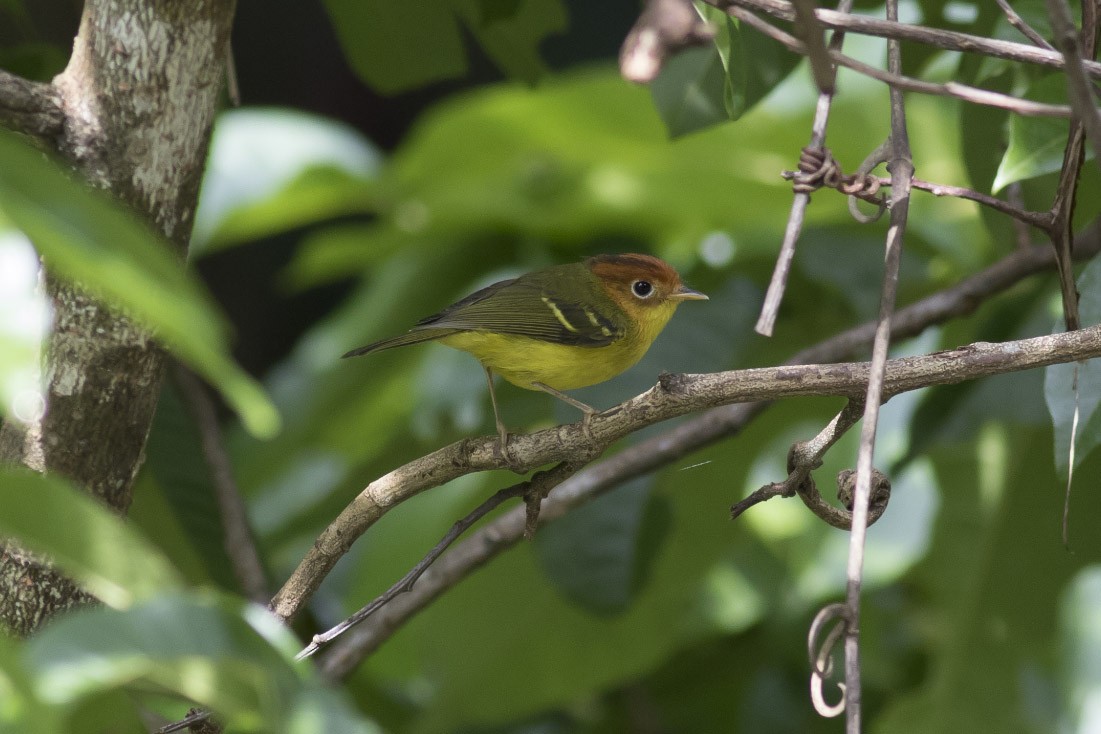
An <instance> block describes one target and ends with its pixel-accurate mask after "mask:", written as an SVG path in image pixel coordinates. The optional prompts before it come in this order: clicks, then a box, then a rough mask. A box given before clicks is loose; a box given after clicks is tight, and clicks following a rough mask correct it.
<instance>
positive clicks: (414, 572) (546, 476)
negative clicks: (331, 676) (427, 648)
mask: <svg viewBox="0 0 1101 734" xmlns="http://www.w3.org/2000/svg"><path fill="white" fill-rule="evenodd" d="M582 466H583V464H580V463H575V462H572V461H564V462H562V463H560V464H558V466H556V467H554V468H553V469H549V470H547V471H542V472H538V473H536V474H534V475H533V476H532V477H531V478H530V479H528V480H527V481H524V482H520V483H519V484H514V485H512V486H511V487H505V488H504V489H501V490H498V491H497V492H495V493H494V494H492V495H491V496H490V497H489V498H488V499H486V500H485V501H484V502H482V504H480V505H478V506H477V507H475V508H474V509H473V510H472V511H471V512H469V513H468V514H467V515H466V517H464V518H462V519H461V520H459V521H458V522H456V523H455V524H454V525H452V526H451V528H450V529H449V530H448V531H447V533H446V534H444V536H443V538H441V539H440V542H438V543H436V545H435V546H433V548H432V550H430V551H429V552H428V553H427V554H426V555H425V556H424V558H422V559H421V560H420V561H418V562H417V564H416V565H415V566H413V568H412V569H410V570H409V572H408V573H406V574H405V575H404V576H402V577H401V578H400V579H398V581H397V582H396V583H394V585H393V586H391V587H390V588H389V589H387V590H386V591H385V592H383V593H382V594H380V595H379V596H378V597H376V598H375V599H374V600H372V601H371V602H370V603H369V604H367V605H366V606H364V607H363V608H361V609H360V610H359V611H357V612H356V613H355V614H353V615H352V616H350V617H348V618H347V619H345V620H344V621H342V622H341V623H340V624H338V625H336V626H335V627H333V628H332V629H330V630H328V631H326V632H322V633H321V634H317V635H314V636H313V639H312V640H311V641H310V644H309V645H307V646H306V647H305V648H303V650H302V651H301V652H300V653H298V655H297V656H296V657H295V660H302V659H304V658H308V657H310V656H312V655H313V654H315V653H316V652H317V651H318V650H320V649H321V646H322V645H324V644H326V643H329V642H332V641H333V640H335V639H336V638H337V637H339V636H340V635H341V634H343V633H344V632H345V631H346V630H348V629H350V628H351V627H354V626H355V625H357V624H359V623H360V622H362V621H363V620H364V619H366V618H367V617H369V616H370V615H372V614H374V613H375V612H376V611H377V610H379V609H381V608H382V607H383V606H385V605H386V604H388V603H389V602H390V601H391V600H393V599H394V598H395V597H396V596H398V595H400V594H403V593H407V592H409V591H411V590H412V589H413V584H415V583H416V582H417V579H419V578H420V577H421V576H422V575H423V574H424V572H425V571H427V570H428V568H429V567H430V566H431V565H432V564H433V563H435V561H436V559H437V558H439V557H440V555H441V554H442V553H443V552H444V551H445V550H447V548H448V546H450V545H451V544H452V543H454V542H455V541H456V540H457V539H458V538H459V536H461V535H462V534H463V533H465V532H466V531H467V530H469V529H470V528H471V527H472V526H473V525H474V524H475V523H476V522H478V521H479V520H481V519H482V518H483V517H485V516H486V515H488V514H489V513H490V512H492V511H493V510H495V509H496V508H498V507H500V506H501V505H502V504H503V503H504V502H505V501H506V500H509V499H512V498H514V497H525V496H527V495H528V494H529V493H531V492H533V491H534V492H537V493H539V494H540V495H542V496H544V497H545V496H546V494H547V492H549V491H550V490H552V489H554V488H555V487H556V486H558V485H559V484H561V483H562V482H563V481H564V480H566V479H567V478H569V477H570V476H572V475H574V474H576V473H577V471H578V470H579V469H580V468H581V467H582Z"/></svg>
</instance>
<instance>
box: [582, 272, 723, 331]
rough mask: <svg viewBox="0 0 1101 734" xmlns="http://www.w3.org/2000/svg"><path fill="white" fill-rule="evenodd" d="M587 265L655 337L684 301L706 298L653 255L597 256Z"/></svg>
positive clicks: (609, 294) (605, 288)
mask: <svg viewBox="0 0 1101 734" xmlns="http://www.w3.org/2000/svg"><path fill="white" fill-rule="evenodd" d="M585 264H586V265H587V266H588V267H589V270H590V271H591V272H592V274H593V275H594V276H596V278H597V281H598V282H599V283H600V285H601V287H603V289H604V291H605V292H606V293H607V294H608V296H609V297H610V298H611V299H612V301H614V302H615V303H616V305H618V306H619V307H620V308H622V309H623V311H624V312H625V313H626V314H627V315H628V316H630V317H631V319H632V321H634V322H635V323H638V324H639V325H640V327H641V329H642V330H643V331H651V330H654V331H655V334H654V335H655V336H656V331H660V330H661V329H662V327H664V326H665V324H666V322H668V321H669V318H670V317H671V316H672V315H673V312H674V311H675V310H676V308H677V306H678V305H679V304H680V302H681V301H706V300H707V296H705V295H704V294H703V293H700V292H699V291H695V290H692V289H691V288H689V287H688V286H686V285H684V283H682V282H681V279H680V275H678V274H677V271H676V270H674V269H673V267H672V266H671V265H669V263H667V262H665V261H664V260H660V259H658V258H656V257H653V256H652V255H637V254H624V255H597V256H595V257H591V258H589V259H588V260H586V261H585Z"/></svg>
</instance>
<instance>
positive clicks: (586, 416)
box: [531, 382, 600, 441]
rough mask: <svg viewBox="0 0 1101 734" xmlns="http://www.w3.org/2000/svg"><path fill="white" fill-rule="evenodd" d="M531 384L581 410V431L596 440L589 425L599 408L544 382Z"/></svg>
mask: <svg viewBox="0 0 1101 734" xmlns="http://www.w3.org/2000/svg"><path fill="white" fill-rule="evenodd" d="M531 385H532V387H537V388H539V389H540V390H542V391H543V392H545V393H548V394H550V395H553V396H554V397H556V398H558V399H559V400H561V401H562V402H564V403H569V404H570V405H572V406H573V407H575V408H577V409H578V410H580V411H581V413H582V417H581V431H582V433H584V434H585V438H587V439H589V440H590V441H593V440H594V439H593V432H592V430H591V428H590V427H589V424H590V423H592V420H593V416H594V415H596V414H597V413H599V412H600V411H599V410H597V409H596V408H594V407H593V406H591V405H587V404H586V403H583V402H581V401H580V400H578V399H577V398H574V397H570V396H569V395H567V394H566V393H564V392H562V391H560V390H555V389H554V388H553V387H551V386H550V385H546V384H544V383H542V382H533V383H531Z"/></svg>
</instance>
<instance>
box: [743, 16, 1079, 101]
mask: <svg viewBox="0 0 1101 734" xmlns="http://www.w3.org/2000/svg"><path fill="white" fill-rule="evenodd" d="M726 12H728V13H730V14H731V15H732V16H734V17H735V18H737V19H738V20H740V21H742V22H743V23H746V24H747V25H749V26H750V27H752V28H754V29H756V30H757V31H759V32H760V33H763V34H765V35H767V36H768V37H769V38H772V39H773V40H775V41H777V42H779V43H781V44H783V45H784V46H785V47H787V48H788V49H789V50H791V51H792V52H793V53H797V54H804V55H805V54H806V53H807V49H806V46H805V45H804V44H803V42H802V41H800V40H799V39H797V38H796V37H795V36H792V35H791V34H789V33H785V32H784V31H782V30H780V29H779V28H776V27H775V26H772V25H770V24H769V23H766V22H765V21H764V20H762V19H761V18H759V17H758V16H756V15H754V14H753V13H752V12H750V11H748V10H746V9H744V8H741V7H738V6H737V5H733V4H732V5H730V6H728V7H726ZM819 12H821V11H819ZM1026 48H1031V46H1028V47H1026ZM829 54H830V58H831V59H833V61H834V63H836V64H837V65H838V66H844V67H846V68H848V69H852V70H853V71H855V72H858V73H860V74H863V75H864V76H867V77H871V78H872V79H878V80H879V81H881V82H883V83H885V84H889V85H891V86H892V87H897V88H898V89H902V90H905V91H908V92H919V93H921V94H932V95H936V96H940V97H954V98H956V99H962V100H964V101H965V102H971V103H973V104H981V105H986V106H988V107H998V108H1000V109H1005V110H1009V111H1011V112H1015V113H1016V114H1018V115H1026V116H1034V117H1070V115H1071V108H1070V106H1069V105H1053V104H1046V103H1044V102H1033V101H1032V100H1028V99H1021V98H1019V97H1014V96H1012V95H1009V94H1002V93H1001V92H991V91H990V90H987V89H979V88H977V87H971V86H968V85H966V84H960V83H959V82H945V83H944V84H938V83H936V82H927V81H924V80H922V79H914V78H913V77H908V76H904V75H902V74H894V73H891V72H890V71H884V70H882V69H879V68H876V67H874V66H871V65H870V64H865V63H864V62H863V61H857V60H856V59H854V58H852V57H851V56H846V55H844V54H842V53H840V52H837V51H834V50H832V49H831V50H829Z"/></svg>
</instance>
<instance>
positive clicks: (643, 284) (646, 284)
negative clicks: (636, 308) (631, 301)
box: [631, 280, 654, 298]
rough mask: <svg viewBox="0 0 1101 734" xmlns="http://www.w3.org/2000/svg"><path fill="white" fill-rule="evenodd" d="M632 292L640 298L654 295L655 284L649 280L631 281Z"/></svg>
mask: <svg viewBox="0 0 1101 734" xmlns="http://www.w3.org/2000/svg"><path fill="white" fill-rule="evenodd" d="M631 292H632V293H634V294H635V295H636V296H638V297H639V298H649V297H650V296H652V295H654V286H653V285H651V284H650V281H648V280H636V281H635V282H634V283H631Z"/></svg>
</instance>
